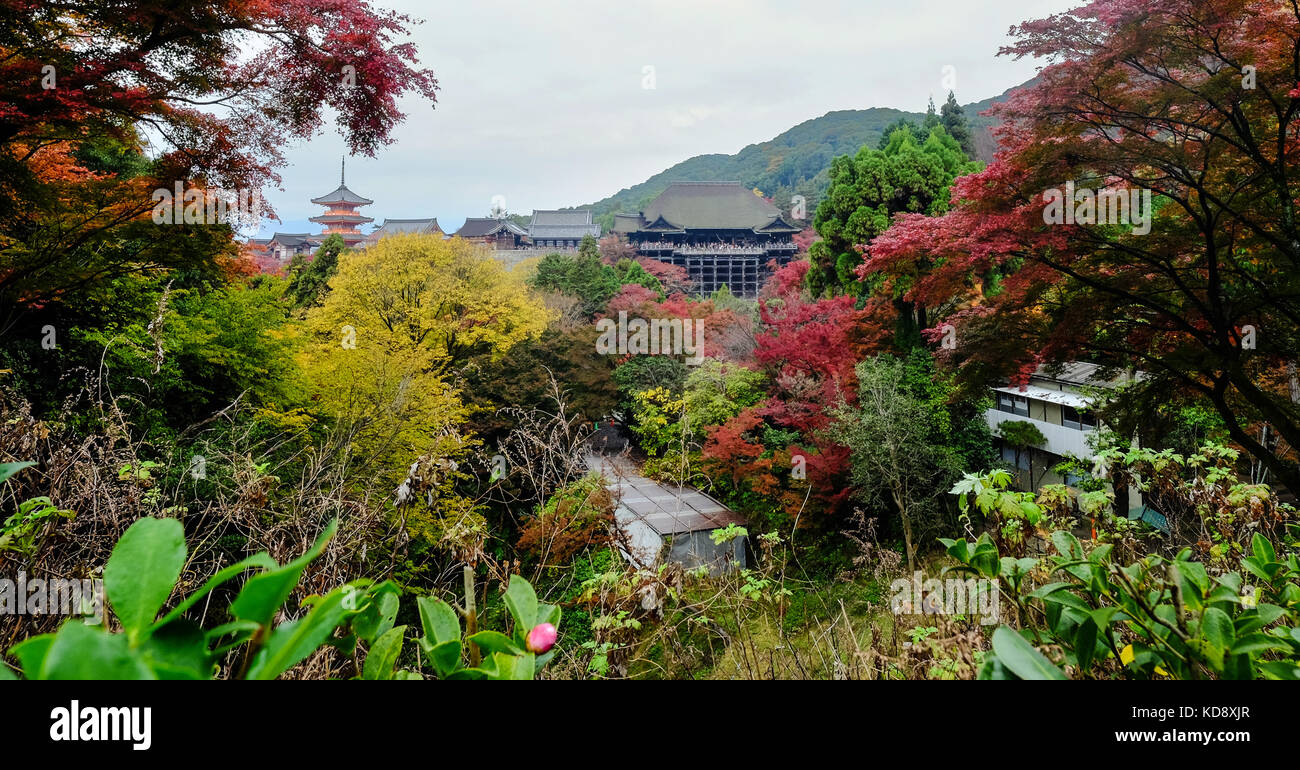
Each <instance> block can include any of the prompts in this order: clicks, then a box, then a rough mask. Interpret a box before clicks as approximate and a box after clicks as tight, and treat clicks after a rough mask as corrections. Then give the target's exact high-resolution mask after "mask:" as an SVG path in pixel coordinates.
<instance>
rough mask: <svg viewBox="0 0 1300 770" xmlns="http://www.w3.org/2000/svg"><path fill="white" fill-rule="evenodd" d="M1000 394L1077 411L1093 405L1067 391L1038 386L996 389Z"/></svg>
mask: <svg viewBox="0 0 1300 770" xmlns="http://www.w3.org/2000/svg"><path fill="white" fill-rule="evenodd" d="M994 390H996V391H998V392H999V393H1011V394H1014V395H1017V396H1021V397H1024V398H1032V399H1035V400H1037V401H1046V402H1047V403H1049V404H1061V405H1063V406H1072V407H1074V408H1076V409H1080V408H1083V407H1087V406H1090V405H1091V403H1092V402H1091V401H1089V400H1088V399H1086V398H1084V397H1083V396H1081V395H1079V394H1078V393H1071V392H1069V391H1065V390H1051V389H1050V388H1040V387H1038V386H1037V385H1025V386H1024V387H1016V386H1015V385H1009V386H1007V387H1003V388H994Z"/></svg>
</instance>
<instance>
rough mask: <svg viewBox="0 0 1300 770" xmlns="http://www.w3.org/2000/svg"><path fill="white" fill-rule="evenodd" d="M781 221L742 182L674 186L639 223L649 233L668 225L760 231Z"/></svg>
mask: <svg viewBox="0 0 1300 770" xmlns="http://www.w3.org/2000/svg"><path fill="white" fill-rule="evenodd" d="M619 216H620V217H621V216H624V215H619ZM780 217H781V212H780V211H779V210H778V209H777V208H776V206H773V205H772V204H771V203H768V202H767V201H765V200H763V199H762V198H760V197H758V196H757V195H755V194H754V193H753V191H752V190H749V189H747V188H745V187H743V186H741V184H740V182H673V183H672V184H671V185H669V187H668V189H667V190H664V191H663V192H662V193H660V194H659V197H657V198H655V199H654V200H653V201H650V203H649V205H647V206H646V207H645V210H644V211H642V212H641V217H640V219H641V222H642V223H648V224H644V225H643V227H644V228H646V229H657V230H663V229H664V225H665V224H666V225H671V226H673V227H677V228H681V229H685V230H756V231H757V230H760V229H762V228H766V227H769V226H771V225H772V224H773V223H774V221H775V220H778V219H780ZM617 219H618V218H616V221H617ZM659 220H662V223H660V222H659ZM656 225H658V226H656ZM787 225H788V223H787ZM638 229H640V228H638ZM794 229H796V230H797V229H799V228H794Z"/></svg>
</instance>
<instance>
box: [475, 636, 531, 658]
mask: <svg viewBox="0 0 1300 770" xmlns="http://www.w3.org/2000/svg"><path fill="white" fill-rule="evenodd" d="M469 641H471V642H473V643H474V644H477V645H478V646H479V647H481V648H483V650H484V651H486V652H494V653H495V652H500V653H503V654H505V655H523V654H524V652H525V651H524V650H523V649H521V648H520V647H519V646H517V645H516V644H515V643H514V641H513V640H512V639H511V638H510V637H508V636H506V635H505V634H503V633H501V632H499V631H479V632H478V633H477V634H474V635H473V636H471V637H469Z"/></svg>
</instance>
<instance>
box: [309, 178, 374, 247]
mask: <svg viewBox="0 0 1300 770" xmlns="http://www.w3.org/2000/svg"><path fill="white" fill-rule="evenodd" d="M345 171H346V168H344V169H342V170H341V171H340V173H339V186H338V189H336V190H335V191H334V192H332V193H330V194H329V195H322V196H321V197H319V198H312V199H311V202H312V203H315V204H317V205H320V206H324V207H325V213H324V214H321V215H320V216H315V217H312V218H311V219H309V220H308V221H309V222H315V223H316V224H318V225H324V226H325V230H324V232H322V233H321V234H320V238H321V240H324V239H325V238H328V237H329V236H331V235H333V234H335V233H338V234H339V236H340V237H342V238H343V243H344V244H345V245H347V246H356V245H357V244H359V243H361V242H362V241H363V240H365V238H366V236H365V235H364V234H363V233H362V232H361V225H363V224H366V223H368V222H373V221H375V220H374V219H373V218H371V217H368V216H365V215H363V214H360V213H358V212H357V209H358V208H360V207H362V206H369V205H370V204H372V203H374V201H372V200H370V199H369V198H362V197H361V196H360V195H357V194H356V193H354V192H352V191H351V190H349V189H348V186H347V184H346V183H345V182H344V178H345V174H344V172H345Z"/></svg>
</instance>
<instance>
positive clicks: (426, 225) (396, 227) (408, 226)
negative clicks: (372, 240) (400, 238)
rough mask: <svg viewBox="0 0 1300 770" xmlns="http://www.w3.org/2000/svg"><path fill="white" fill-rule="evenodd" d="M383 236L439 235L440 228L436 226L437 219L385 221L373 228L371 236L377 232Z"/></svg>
mask: <svg viewBox="0 0 1300 770" xmlns="http://www.w3.org/2000/svg"><path fill="white" fill-rule="evenodd" d="M381 231H382V232H383V234H384V235H395V234H397V233H440V232H442V227H441V226H439V225H438V218H437V217H429V218H427V219H385V220H384V223H383V224H382V225H380V226H379V227H377V228H375V231H374V232H373V233H371V235H375V234H377V233H379V232H381Z"/></svg>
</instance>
